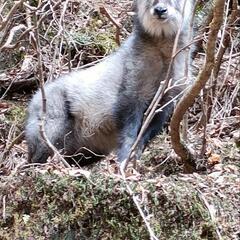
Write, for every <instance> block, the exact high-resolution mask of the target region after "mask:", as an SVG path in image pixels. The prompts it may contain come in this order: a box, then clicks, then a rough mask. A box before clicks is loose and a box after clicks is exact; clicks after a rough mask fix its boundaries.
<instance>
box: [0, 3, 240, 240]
mask: <svg viewBox="0 0 240 240" xmlns="http://www.w3.org/2000/svg"><path fill="white" fill-rule="evenodd" d="M198 2H201V4H199V5H198V6H197V8H196V9H197V15H198V16H200V19H201V15H202V11H204V10H203V9H202V7H203V6H205V2H208V1H198ZM215 2H216V4H215V8H213V10H210V9H209V7H208V8H207V10H208V11H209V16H207V19H208V20H207V21H206V22H208V23H211V22H212V23H211V24H210V26H204V25H202V26H201V29H198V32H197V33H196V37H195V38H196V39H197V40H199V39H201V41H200V42H201V44H199V45H198V48H197V51H196V53H195V54H194V56H195V59H194V63H193V64H194V66H193V68H194V78H196V79H197V80H196V82H195V84H194V85H193V87H192V89H191V90H190V91H189V92H188V93H187V94H186V95H185V97H184V98H183V100H182V101H181V102H180V103H179V104H178V106H177V108H176V111H175V113H174V115H173V119H172V121H171V129H170V130H171V137H172V143H173V148H174V149H175V150H176V152H177V153H178V154H179V155H180V156H181V158H182V160H185V161H187V160H188V159H187V157H186V149H187V151H189V152H190V153H191V163H193V162H194V165H195V167H196V168H197V172H195V173H193V174H182V173H183V166H182V164H181V161H179V157H178V156H177V155H176V154H175V153H174V152H173V150H172V146H171V140H170V137H169V136H168V135H167V134H166V133H163V134H161V135H160V136H159V137H157V138H156V139H155V140H154V141H153V142H152V143H151V144H150V145H149V147H148V149H146V150H145V152H144V155H143V159H142V161H141V162H137V167H136V168H135V167H134V166H133V165H132V164H129V167H128V169H127V171H126V173H125V174H126V176H125V178H123V177H122V176H120V175H118V174H117V166H116V163H115V162H114V161H113V159H114V156H108V157H107V158H106V159H105V160H104V161H102V162H100V163H97V164H95V165H94V166H89V167H87V168H86V169H84V170H83V169H78V168H76V167H69V166H67V167H66V166H64V165H63V164H62V163H61V162H56V160H54V159H53V160H52V161H51V162H50V163H48V164H46V165H43V166H38V165H37V166H33V165H29V164H27V162H26V160H27V150H26V143H25V141H24V133H23V126H24V118H25V114H26V113H25V112H26V105H27V101H28V99H29V97H30V95H31V94H32V92H33V91H34V90H35V89H36V88H37V87H38V86H39V82H40V83H41V84H43V82H44V81H46V80H48V81H52V80H53V79H55V78H56V77H57V76H59V75H61V74H63V73H64V72H68V71H71V70H72V69H75V68H84V67H88V66H91V65H92V64H95V63H97V62H98V61H101V58H102V57H104V56H105V55H107V54H109V53H110V52H111V51H113V50H114V49H115V48H116V47H117V45H118V44H119V42H122V41H123V39H124V38H125V37H126V36H127V35H128V34H129V32H130V31H131V25H132V24H131V16H132V15H133V12H132V2H131V1H129V0H117V1H111V0H109V1H105V4H104V5H103V3H99V2H98V1H81V2H79V1H75V0H66V1H39V3H38V2H37V1H25V0H20V1H15V2H13V1H11V0H8V1H4V3H0V94H1V95H0V179H1V181H0V239H35V238H36V239H63V238H66V239H149V236H150V237H151V239H238V238H239V235H240V229H239V218H240V216H239V209H240V205H239V204H240V199H239V192H240V187H239V186H240V181H239V175H240V164H239V162H240V148H239V142H240V132H239V129H240V117H239V116H240V107H239V106H240V92H239V87H240V80H239V79H240V68H239V66H240V57H239V51H240V44H239V42H240V34H239V32H240V31H239V21H240V15H239V10H238V8H237V5H238V4H239V3H238V1H237V0H233V1H223V0H217V1H215ZM210 7H211V4H210ZM205 15H206V14H205ZM218 19H219V21H218ZM222 20H223V23H222V24H221V22H222ZM200 22H204V21H203V19H201V20H200ZM215 24H217V26H216V25H215ZM197 25H198V26H199V24H197ZM219 28H220V31H218V29H219ZM201 48H203V49H204V51H202V50H201ZM198 73H199V74H198ZM199 93H200V95H199ZM159 96H161V92H160V94H159ZM194 100H195V102H194ZM157 103H158V101H156V107H157ZM152 106H153V104H152ZM189 107H191V108H190V109H189V110H188V113H187V115H188V117H187V120H186V119H185V120H183V122H182V130H179V128H180V123H181V121H182V119H183V115H184V114H185V113H186V111H187V109H188V108H189ZM150 110H152V111H148V113H150V114H154V112H155V110H156V111H157V109H150ZM185 116H186V114H185ZM143 127H144V126H143ZM42 132H43V134H44V129H42ZM180 136H181V139H182V140H184V146H185V147H186V148H185V149H184V152H183V153H184V155H185V156H184V155H182V154H181V151H180V152H179V151H178V150H177V149H179V148H180V149H181V148H182V145H179V143H180ZM176 140H177V141H176ZM176 146H178V147H179V148H178V147H176ZM187 156H189V154H188V152H187ZM195 170H196V169H195Z"/></svg>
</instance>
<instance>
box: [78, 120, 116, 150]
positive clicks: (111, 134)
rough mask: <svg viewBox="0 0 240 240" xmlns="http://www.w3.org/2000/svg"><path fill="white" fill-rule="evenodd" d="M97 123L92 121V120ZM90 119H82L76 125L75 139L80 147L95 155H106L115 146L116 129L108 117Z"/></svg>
mask: <svg viewBox="0 0 240 240" xmlns="http://www.w3.org/2000/svg"><path fill="white" fill-rule="evenodd" d="M97 119H98V120H99V121H94V120H97ZM97 119H92V120H91V121H90V120H89V118H86V117H85V118H83V119H82V121H80V122H78V123H77V126H76V128H75V129H77V138H78V139H79V142H81V146H83V147H85V148H88V149H89V150H90V151H93V152H95V153H96V154H108V153H110V152H111V151H112V150H114V149H115V148H116V146H117V128H116V126H115V123H114V121H113V120H111V119H110V117H109V116H108V117H103V118H102V119H101V121H100V119H99V118H97Z"/></svg>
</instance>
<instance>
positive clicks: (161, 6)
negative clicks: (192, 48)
mask: <svg viewBox="0 0 240 240" xmlns="http://www.w3.org/2000/svg"><path fill="white" fill-rule="evenodd" d="M193 1H194V0H136V3H137V17H138V20H139V23H140V24H141V25H142V27H143V29H144V30H145V32H147V33H149V34H150V35H152V36H154V37H160V36H165V37H168V36H173V35H175V34H176V32H177V31H178V29H179V28H180V26H185V25H187V24H189V22H190V18H191V14H192V8H193Z"/></svg>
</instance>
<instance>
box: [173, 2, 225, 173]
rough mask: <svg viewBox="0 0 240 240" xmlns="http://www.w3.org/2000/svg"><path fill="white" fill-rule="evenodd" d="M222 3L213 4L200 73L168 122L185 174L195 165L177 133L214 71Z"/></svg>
mask: <svg viewBox="0 0 240 240" xmlns="http://www.w3.org/2000/svg"><path fill="white" fill-rule="evenodd" d="M224 3H225V0H217V1H216V2H215V6H214V9H213V20H212V22H211V24H210V29H209V37H208V42H207V46H206V59H205V64H204V66H203V69H202V71H201V72H200V73H199V74H198V77H197V80H196V82H195V83H194V85H193V86H192V87H191V88H190V90H189V91H188V92H187V93H186V95H184V96H183V98H182V99H181V100H180V101H179V103H178V104H177V106H176V109H175V111H174V113H173V116H172V119H171V122H170V128H171V141H172V146H173V149H174V151H175V152H176V153H177V154H178V155H179V156H180V157H181V159H182V161H183V163H184V167H185V171H186V172H193V171H194V170H196V164H195V162H194V161H193V154H192V153H190V151H189V150H188V148H187V147H186V146H185V145H184V144H183V143H182V142H181V138H180V133H179V129H180V123H181V121H182V119H183V116H184V114H185V113H186V111H187V109H188V108H189V107H190V106H192V105H193V103H194V100H195V98H196V97H197V96H198V95H199V93H200V91H201V90H202V89H203V87H204V86H205V84H206V83H207V81H208V79H209V78H210V76H211V73H212V71H213V69H214V64H215V49H216V41H217V36H218V32H219V29H220V27H221V24H222V22H223V14H224V5H225V4H224Z"/></svg>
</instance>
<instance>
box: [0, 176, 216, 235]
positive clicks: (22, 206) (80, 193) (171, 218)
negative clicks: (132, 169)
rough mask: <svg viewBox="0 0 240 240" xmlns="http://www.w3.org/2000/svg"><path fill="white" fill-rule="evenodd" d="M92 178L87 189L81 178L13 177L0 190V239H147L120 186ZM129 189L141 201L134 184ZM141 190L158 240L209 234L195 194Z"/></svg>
mask: <svg viewBox="0 0 240 240" xmlns="http://www.w3.org/2000/svg"><path fill="white" fill-rule="evenodd" d="M94 179H98V180H97V182H95V183H94V184H93V183H91V182H90V181H88V180H87V179H86V178H79V179H76V178H70V177H59V176H56V175H54V174H44V175H40V174H37V175H36V174H28V175H21V176H18V178H16V179H14V182H12V183H11V186H9V188H8V191H3V196H6V203H7V204H6V212H5V215H6V216H7V217H6V219H5V220H3V219H2V218H1V219H0V238H1V239H4V238H5V239H29V238H33V237H34V239H35V238H37V239H119V240H120V239H139V240H140V239H149V234H148V231H147V229H146V227H145V224H144V223H143V220H142V218H141V216H140V214H139V212H138V210H137V209H136V206H135V205H134V203H133V201H132V198H131V197H130V196H129V194H127V192H126V191H125V187H124V183H123V182H121V181H119V180H114V179H113V178H110V177H106V176H103V175H95V176H93V177H92V180H93V181H94ZM130 185H131V188H132V189H134V191H135V192H136V194H139V197H142V194H143V193H142V192H141V191H140V190H137V189H140V188H139V183H130ZM141 186H142V187H143V188H144V189H145V191H146V193H147V194H146V196H145V197H146V201H144V202H143V203H142V208H143V209H145V210H144V211H146V212H145V213H146V214H147V213H148V214H152V218H150V223H151V226H152V227H153V229H154V231H155V233H156V234H157V236H158V237H161V239H199V238H197V237H196V238H195V237H193V236H194V235H196V236H200V235H201V233H202V231H203V227H202V226H203V225H204V229H206V228H209V229H211V230H212V229H213V230H214V227H212V226H211V225H210V221H209V218H208V214H207V212H206V210H205V207H204V205H203V203H202V202H201V201H200V199H199V198H198V197H197V194H196V191H194V190H193V189H192V192H191V191H189V186H190V185H189V186H188V185H187V186H186V185H184V184H183V183H182V182H179V184H177V185H175V184H174V185H172V186H170V187H168V188H167V189H164V188H163V187H158V186H156V184H153V183H151V184H150V183H141ZM0 214H2V213H1V211H0ZM213 232H214V231H213ZM178 237H179V238H178ZM213 239H214V238H213Z"/></svg>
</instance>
